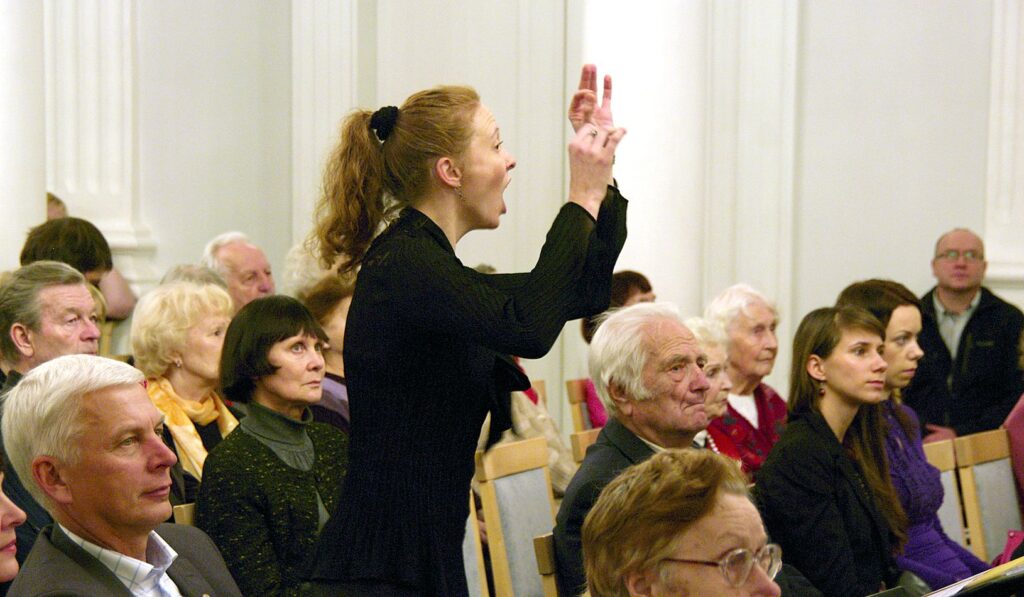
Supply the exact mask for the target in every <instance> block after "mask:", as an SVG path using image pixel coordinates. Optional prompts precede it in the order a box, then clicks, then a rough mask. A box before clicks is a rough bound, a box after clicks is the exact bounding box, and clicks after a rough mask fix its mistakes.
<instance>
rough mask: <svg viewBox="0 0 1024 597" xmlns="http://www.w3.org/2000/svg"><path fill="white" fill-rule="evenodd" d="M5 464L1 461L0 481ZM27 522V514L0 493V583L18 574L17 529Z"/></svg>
mask: <svg viewBox="0 0 1024 597" xmlns="http://www.w3.org/2000/svg"><path fill="white" fill-rule="evenodd" d="M4 472H5V463H4V461H3V460H2V459H0V481H3V478H4ZM24 522H25V512H24V511H23V510H22V509H21V508H19V507H18V506H17V504H15V503H14V502H12V501H11V500H10V498H8V497H7V496H6V495H4V492H3V491H0V582H3V583H8V582H10V581H11V580H12V579H13V578H14V575H16V574H17V573H18V567H19V564H18V558H17V553H18V551H17V550H18V546H17V532H16V531H15V529H17V528H18V526H19V525H21V524H23V523H24Z"/></svg>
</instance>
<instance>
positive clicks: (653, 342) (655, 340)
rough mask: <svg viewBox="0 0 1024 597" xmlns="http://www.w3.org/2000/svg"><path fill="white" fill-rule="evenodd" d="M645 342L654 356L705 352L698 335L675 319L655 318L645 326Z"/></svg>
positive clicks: (691, 354) (687, 354) (689, 354)
mask: <svg viewBox="0 0 1024 597" xmlns="http://www.w3.org/2000/svg"><path fill="white" fill-rule="evenodd" d="M644 344H645V345H646V347H647V351H648V352H649V353H650V354H651V355H652V356H659V357H664V356H668V355H669V354H682V355H684V356H694V357H696V355H699V354H703V353H702V351H701V348H700V345H699V344H698V342H697V337H696V336H694V335H693V332H691V331H690V328H688V327H686V326H685V325H683V323H682V322H679V321H676V320H673V319H655V320H653V321H650V322H648V323H647V325H646V326H645V327H644Z"/></svg>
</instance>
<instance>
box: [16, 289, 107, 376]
mask: <svg viewBox="0 0 1024 597" xmlns="http://www.w3.org/2000/svg"><path fill="white" fill-rule="evenodd" d="M38 301H39V314H40V322H39V331H38V332H37V331H33V330H30V329H28V328H27V327H26V326H24V325H23V324H21V323H16V324H14V325H12V326H11V330H10V333H11V338H12V339H13V340H14V344H15V345H16V346H17V347H18V351H19V352H20V353H21V355H22V358H21V359H20V360H19V362H18V363H15V365H14V367H13V369H14V370H15V371H17V372H18V373H21V374H24V373H27V372H28V371H30V370H31V369H33V368H34V367H37V366H38V365H41V364H43V363H45V362H47V361H50V360H52V359H55V358H57V357H60V356H64V355H68V354H96V353H97V352H98V351H99V340H100V329H99V327H97V325H96V303H95V302H94V301H93V299H92V295H91V294H89V289H88V288H86V287H85V285H84V284H66V285H61V286H48V287H46V288H43V289H42V290H40V291H39V294H38Z"/></svg>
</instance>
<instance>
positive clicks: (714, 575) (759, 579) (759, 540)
mask: <svg viewBox="0 0 1024 597" xmlns="http://www.w3.org/2000/svg"><path fill="white" fill-rule="evenodd" d="M716 502H717V503H716V504H715V506H714V508H712V510H711V511H710V512H709V513H708V514H707V515H706V516H704V517H703V518H701V519H700V520H698V521H697V522H695V523H693V525H691V526H690V528H688V529H687V530H686V531H684V532H683V534H682V535H681V536H680V537H679V541H678V545H677V546H676V549H675V550H674V551H673V552H672V555H671V556H670V557H672V558H678V559H683V560H701V561H718V560H720V559H721V558H722V557H724V556H725V555H726V554H728V553H729V552H731V551H733V550H735V549H741V548H745V549H749V550H750V551H752V552H757V550H759V549H761V548H762V547H764V546H765V545H766V544H767V543H768V537H767V535H765V532H764V525H763V524H762V523H761V516H760V515H759V514H758V512H757V508H755V507H754V505H753V504H752V503H751V502H750V500H749V499H747V498H746V497H745V496H742V495H733V494H726V493H722V494H719V496H718V498H717V500H716ZM661 570H662V571H661V572H659V570H658V569H654V570H646V571H643V572H635V573H632V574H630V575H629V576H628V577H627V579H626V588H627V590H628V591H629V594H630V595H634V596H645V597H646V596H650V597H662V596H665V597H668V596H673V597H679V596H685V597H699V596H707V597H712V596H713V597H778V596H779V595H780V594H781V590H780V589H779V585H777V584H775V581H774V580H772V579H770V578H768V574H767V573H766V572H765V571H764V570H763V569H762V568H761V566H760V565H759V564H757V563H756V562H755V563H754V565H753V567H751V569H750V576H748V577H747V581H746V582H745V583H743V585H742V586H740V587H733V586H732V585H730V584H729V583H728V581H726V579H725V576H723V575H722V571H721V569H720V568H718V567H717V566H714V567H712V566H704V565H701V564H690V563H683V562H670V561H665V562H662V563H661Z"/></svg>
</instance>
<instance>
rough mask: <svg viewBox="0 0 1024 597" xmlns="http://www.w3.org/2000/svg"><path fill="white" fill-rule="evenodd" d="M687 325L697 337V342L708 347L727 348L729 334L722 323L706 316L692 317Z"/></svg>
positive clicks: (687, 321)
mask: <svg viewBox="0 0 1024 597" xmlns="http://www.w3.org/2000/svg"><path fill="white" fill-rule="evenodd" d="M686 327H687V328H689V329H690V331H691V332H693V335H694V336H696V337H697V342H698V343H699V344H700V345H701V346H702V347H704V348H705V349H706V348H716V347H720V348H721V349H722V350H726V348H727V347H728V345H729V336H727V335H726V333H725V329H724V328H723V327H722V325H721V324H720V323H718V322H717V321H715V320H713V319H708V318H706V317H691V318H689V319H687V320H686Z"/></svg>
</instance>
